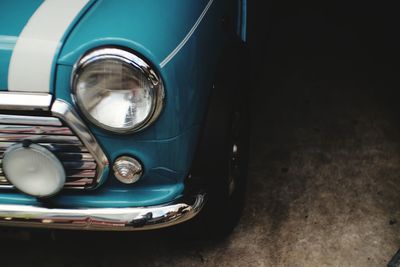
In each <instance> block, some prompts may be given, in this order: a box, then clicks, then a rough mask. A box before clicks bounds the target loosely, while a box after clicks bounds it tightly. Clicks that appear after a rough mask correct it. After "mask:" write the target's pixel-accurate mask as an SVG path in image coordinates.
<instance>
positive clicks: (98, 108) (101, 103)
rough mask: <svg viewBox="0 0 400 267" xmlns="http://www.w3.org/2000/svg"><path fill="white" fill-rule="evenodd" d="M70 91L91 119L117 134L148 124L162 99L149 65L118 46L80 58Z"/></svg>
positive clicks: (155, 77) (160, 84)
mask: <svg viewBox="0 0 400 267" xmlns="http://www.w3.org/2000/svg"><path fill="white" fill-rule="evenodd" d="M73 90H74V97H75V100H76V102H77V104H78V106H79V108H80V109H81V111H82V112H83V113H84V114H85V116H86V117H87V118H88V119H89V120H90V121H92V122H93V123H94V124H96V125H97V126H99V127H101V128H103V129H106V130H110V131H114V132H118V133H128V132H133V131H137V130H140V129H143V128H144V127H146V126H147V125H149V124H150V122H151V121H153V120H154V119H155V118H156V117H157V116H158V114H159V112H160V109H161V106H162V99H163V87H162V82H161V80H160V79H159V77H158V76H157V75H156V74H155V73H154V71H152V69H151V67H150V66H149V65H147V63H145V62H144V61H143V60H141V59H140V58H139V57H137V56H136V55H134V54H132V53H129V52H126V51H124V50H121V49H117V48H109V49H101V50H98V51H95V52H93V53H91V54H88V55H87V56H85V57H83V58H82V59H81V60H80V62H79V63H78V66H77V68H76V71H75V75H74V81H73Z"/></svg>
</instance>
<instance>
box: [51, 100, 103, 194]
mask: <svg viewBox="0 0 400 267" xmlns="http://www.w3.org/2000/svg"><path fill="white" fill-rule="evenodd" d="M51 113H52V114H53V116H55V117H58V118H60V119H61V120H63V121H65V122H66V123H67V124H68V126H69V127H70V128H71V130H73V131H74V132H75V134H76V135H77V136H78V137H79V138H80V139H81V141H82V143H83V144H84V145H85V147H86V148H87V150H88V151H89V152H90V153H91V154H92V156H93V158H94V159H95V161H96V162H97V174H98V175H97V179H96V183H94V186H93V188H95V187H97V185H99V184H101V183H102V182H103V181H104V180H105V178H106V177H107V175H108V172H109V162H108V159H107V156H106V155H105V154H104V152H103V150H102V149H101V147H100V145H99V144H98V143H97V141H96V139H95V137H94V136H93V135H92V133H91V132H90V130H89V128H88V127H87V126H86V124H85V123H84V122H83V121H82V120H81V118H80V117H79V116H78V114H77V113H76V112H75V110H74V109H73V107H72V106H71V105H70V104H68V103H67V102H65V101H64V100H60V99H56V100H55V101H54V103H53V106H52V107H51Z"/></svg>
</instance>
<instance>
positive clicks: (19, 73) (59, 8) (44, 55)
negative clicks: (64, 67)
mask: <svg viewBox="0 0 400 267" xmlns="http://www.w3.org/2000/svg"><path fill="white" fill-rule="evenodd" d="M88 2H89V0H45V1H44V2H43V3H42V5H41V6H40V7H39V8H38V9H37V10H36V11H35V13H34V14H33V15H32V17H31V18H30V19H29V21H28V23H27V24H26V25H25V28H24V29H23V30H22V33H21V35H20V36H19V38H18V40H17V43H16V45H15V48H14V50H13V53H12V56H11V61H10V66H9V70H8V90H9V91H25V92H49V91H50V88H51V86H50V81H51V75H52V67H53V60H55V55H56V53H57V50H58V49H59V47H60V44H61V39H62V38H63V36H64V34H65V32H66V31H67V29H68V27H69V26H70V25H71V23H72V22H73V21H74V19H75V17H76V16H77V15H78V14H79V13H80V11H81V10H82V9H83V8H84V7H85V5H86V4H87V3H88Z"/></svg>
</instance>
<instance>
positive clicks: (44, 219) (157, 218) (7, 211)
mask: <svg viewBox="0 0 400 267" xmlns="http://www.w3.org/2000/svg"><path fill="white" fill-rule="evenodd" d="M204 202H205V195H203V194H198V195H195V196H194V197H193V198H192V199H191V200H190V201H179V202H177V203H175V204H174V203H172V204H170V205H165V206H153V207H139V208H96V209H50V208H43V207H34V206H25V205H5V204H0V226H1V225H6V226H21V227H40V228H55V229H75V230H104V231H135V230H149V229H157V228H163V227H168V226H172V225H175V224H178V223H181V222H184V221H187V220H189V219H191V218H193V217H194V216H195V215H196V214H197V213H199V211H200V210H201V208H202V207H203V205H204Z"/></svg>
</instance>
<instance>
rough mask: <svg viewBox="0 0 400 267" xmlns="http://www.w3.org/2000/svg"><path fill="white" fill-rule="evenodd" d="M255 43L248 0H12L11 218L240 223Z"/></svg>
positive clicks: (3, 45) (6, 208)
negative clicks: (249, 53) (248, 51)
mask: <svg viewBox="0 0 400 267" xmlns="http://www.w3.org/2000/svg"><path fill="white" fill-rule="evenodd" d="M245 41H246V1H245V0H168V1H163V0H145V1H144V0H30V1H24V0H2V1H1V2H0V164H1V165H0V225H3V226H12V227H13V226H22V227H28V228H31V227H42V228H56V229H78V230H82V229H84V230H86V229H88V230H147V229H156V228H162V227H166V226H172V225H176V224H179V223H182V222H186V221H188V222H187V223H185V224H183V225H181V226H180V227H183V226H184V225H185V227H183V228H185V229H191V230H194V231H198V232H202V231H204V232H208V233H212V232H217V233H229V231H230V230H231V229H233V227H234V225H235V223H236V222H237V221H238V218H239V215H240V212H241V210H242V206H243V205H242V204H243V198H244V191H245V184H246V182H245V181H246V178H245V177H246V169H247V158H248V156H247V155H248V134H247V133H248V125H249V123H248V120H249V119H248V104H247V95H248V87H249V84H250V82H249V81H250V80H251V78H250V77H249V75H250V73H249V72H248V69H249V64H248V63H246V56H245V53H244V51H245ZM192 218H193V220H190V221H189V219H192ZM178 228H179V227H178Z"/></svg>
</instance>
